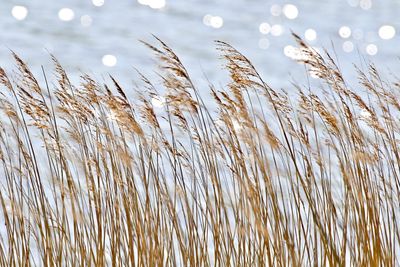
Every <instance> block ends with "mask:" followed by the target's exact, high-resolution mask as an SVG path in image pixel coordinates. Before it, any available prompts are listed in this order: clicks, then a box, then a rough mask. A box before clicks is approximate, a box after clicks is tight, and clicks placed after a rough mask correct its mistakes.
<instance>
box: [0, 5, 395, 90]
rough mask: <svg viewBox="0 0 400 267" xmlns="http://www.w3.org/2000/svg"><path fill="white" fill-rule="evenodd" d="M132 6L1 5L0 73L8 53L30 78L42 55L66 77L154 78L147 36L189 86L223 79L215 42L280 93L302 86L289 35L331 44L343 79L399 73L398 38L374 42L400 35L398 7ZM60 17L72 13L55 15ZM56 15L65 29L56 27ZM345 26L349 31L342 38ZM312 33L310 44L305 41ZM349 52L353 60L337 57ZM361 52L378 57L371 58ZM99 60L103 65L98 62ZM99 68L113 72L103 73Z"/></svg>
mask: <svg viewBox="0 0 400 267" xmlns="http://www.w3.org/2000/svg"><path fill="white" fill-rule="evenodd" d="M147 1H149V0H147ZM153 1H155V0H153ZM139 2H140V3H144V2H146V1H145V0H140V1H139ZM139 2H138V1H136V0H135V1H134V0H130V1H128V0H118V1H111V0H108V1H107V0H105V2H104V5H101V4H102V1H101V0H94V2H92V1H90V0H85V1H84V0H71V1H66V0H64V1H53V0H29V1H28V0H25V1H23V0H20V1H1V2H0V27H1V29H2V30H1V32H0V59H1V62H0V64H1V65H2V66H3V67H6V68H10V67H12V66H13V62H12V60H11V56H10V52H9V49H12V50H14V51H15V52H17V53H18V54H19V55H20V56H21V57H22V58H23V59H25V60H27V61H28V63H29V65H30V66H32V68H33V70H34V71H35V73H40V72H39V70H40V66H41V65H44V66H45V68H46V70H49V71H50V70H51V64H50V59H49V56H48V51H50V52H51V53H54V54H55V55H56V56H57V57H58V58H59V60H60V61H61V63H62V64H63V65H64V66H65V67H66V68H67V70H68V71H69V72H70V73H71V74H72V76H74V77H78V74H79V72H80V71H85V72H90V73H93V74H96V76H97V77H98V78H100V79H101V77H102V76H103V75H104V74H107V73H109V72H110V73H112V74H115V76H116V77H117V78H118V79H120V80H122V81H123V83H125V84H128V82H129V81H130V80H132V79H134V77H135V76H134V71H133V67H137V68H139V69H141V70H143V71H144V72H145V73H148V74H150V75H151V74H152V73H153V70H154V64H155V62H154V61H153V59H152V57H151V53H150V51H148V50H147V49H146V48H144V46H143V45H142V44H141V43H140V42H139V41H138V40H140V39H141V40H146V41H149V42H153V39H152V37H151V34H155V35H157V36H159V37H160V38H161V39H163V40H165V41H166V42H167V43H168V44H169V45H170V46H171V47H172V48H173V49H175V51H176V52H177V53H178V55H179V56H180V57H181V58H182V60H183V62H184V63H185V64H186V66H187V67H188V69H189V71H190V73H192V76H193V77H194V79H195V80H202V79H203V77H204V75H206V76H207V77H208V78H209V79H210V80H211V81H213V82H214V83H217V84H218V83H220V82H224V81H225V80H226V72H224V71H223V70H221V66H222V64H221V62H220V61H218V54H217V52H216V51H215V47H214V44H213V40H216V39H219V40H224V41H227V42H229V43H231V44H233V45H234V46H235V47H237V48H238V49H239V50H240V51H242V52H243V53H244V54H246V55H247V56H248V57H249V58H250V59H251V60H252V61H253V62H254V63H255V65H256V66H257V67H258V68H259V70H260V72H261V73H262V74H263V75H264V76H265V78H266V80H267V81H268V82H270V83H271V84H272V85H273V86H275V87H281V86H287V85H288V84H289V81H290V76H293V77H294V78H295V79H297V80H302V77H304V73H303V72H304V70H303V68H302V67H301V66H300V65H298V64H297V63H294V62H293V61H292V60H291V59H290V58H288V57H286V56H285V55H284V53H283V52H284V48H285V47H286V46H288V45H293V44H294V42H293V39H292V37H291V35H290V30H292V31H294V32H296V33H298V34H299V35H301V36H304V34H305V32H306V30H307V29H312V30H314V31H315V33H316V34H317V36H316V39H315V40H314V41H311V44H312V45H314V46H316V47H320V48H321V47H326V48H328V50H331V51H332V44H333V46H334V47H335V50H336V52H337V56H338V58H339V60H340V62H341V66H342V67H343V68H344V69H345V70H347V69H348V68H349V66H351V63H359V62H361V61H362V60H363V59H362V58H363V57H364V56H366V57H367V60H369V59H372V60H373V61H374V62H376V63H377V64H378V66H380V68H381V69H386V68H387V67H389V68H391V70H392V71H393V72H396V71H398V70H399V67H398V65H400V64H398V59H397V57H398V46H399V44H400V39H399V38H398V35H395V36H394V38H392V39H390V40H383V39H382V38H381V37H380V36H379V34H378V31H379V28H380V27H381V26H382V25H390V26H392V27H394V29H398V28H399V26H400V25H399V24H400V23H399V20H398V19H397V18H398V15H399V10H400V2H399V1H389V0H386V1H371V0H361V1H358V0H337V1H316V0H303V1H265V0H234V1H232V0H218V1H217V0H214V1H212V0H166V2H165V6H164V7H163V8H161V9H154V8H152V7H150V6H148V5H143V4H140V3H139ZM156 2H157V1H156ZM161 2H163V1H161ZM94 4H96V5H101V6H95V5H94ZM162 4H163V3H162ZM162 4H161V5H162ZM286 4H291V5H293V6H295V8H296V10H297V11H298V14H296V12H294V11H293V6H291V7H292V10H291V9H290V8H289V9H288V10H289V11H288V10H286V13H285V12H281V11H280V10H281V9H282V7H284V6H285V5H286ZM14 6H23V7H26V9H27V15H26V17H24V13H23V12H22V14H21V10H20V11H19V13H18V9H17V10H14V11H16V13H15V12H14V14H12V9H13V7H14ZM153 7H154V5H153ZM62 8H68V9H70V10H67V12H65V10H64V11H63V12H64V13H63V12H61V14H59V11H60V10H61V9H62ZM71 10H72V12H73V13H71ZM296 10H295V11H296ZM22 11H23V10H22ZM272 13H274V14H272ZM71 14H72V15H73V18H72V15H71ZM13 15H14V16H13ZM59 15H61V18H62V19H72V20H70V21H62V20H61V19H60V17H59ZM295 15H297V16H295ZM18 16H20V17H18ZM21 16H22V17H21ZM205 16H206V17H205ZM294 16H295V18H294ZM288 17H289V18H292V19H289V18H288ZM17 18H19V19H21V20H18V19H17ZM215 18H216V19H215ZM210 19H211V22H210ZM90 23H91V24H90ZM205 23H206V24H209V25H206V24H205ZM262 23H264V24H263V25H262V26H261V27H260V25H261V24H262ZM89 24H90V25H89ZM274 25H275V28H274V30H273V33H274V34H275V35H277V34H278V33H279V26H280V27H281V29H282V30H283V31H282V34H281V35H279V36H274V35H272V33H271V30H270V27H274ZM277 25H279V26H277ZM212 26H214V27H219V28H214V27H212ZM343 26H345V27H348V28H342V30H340V29H341V27H343ZM349 29H350V31H351V33H349ZM391 29H392V30H393V28H391ZM312 30H311V31H310V30H309V31H308V37H313V33H314V31H312ZM339 31H340V32H341V34H342V36H343V37H347V36H348V35H349V34H350V36H349V37H348V38H342V37H341V36H340V35H339ZM263 33H264V34H263ZM384 34H385V33H384ZM389 34H391V33H389ZM352 46H354V49H353V51H351V52H345V51H343V49H345V50H346V49H347V50H351V48H352ZM367 50H368V51H369V52H370V53H371V54H373V53H375V52H377V53H376V55H374V56H370V55H368V54H367ZM105 55H110V56H109V57H108V61H107V57H106V58H104V59H106V60H105V62H103V60H102V59H103V57H104V56H105ZM110 60H111V61H110ZM115 61H116V62H115ZM103 63H106V64H110V63H111V64H112V63H116V64H115V66H113V67H108V66H105V65H104V64H103Z"/></svg>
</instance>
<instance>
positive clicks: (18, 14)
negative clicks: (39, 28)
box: [11, 6, 28, 20]
mask: <svg viewBox="0 0 400 267" xmlns="http://www.w3.org/2000/svg"><path fill="white" fill-rule="evenodd" d="M11 14H12V16H13V17H14V18H15V19H17V20H24V19H25V18H26V16H27V15H28V9H27V8H26V7H25V6H14V7H13V8H12V9H11Z"/></svg>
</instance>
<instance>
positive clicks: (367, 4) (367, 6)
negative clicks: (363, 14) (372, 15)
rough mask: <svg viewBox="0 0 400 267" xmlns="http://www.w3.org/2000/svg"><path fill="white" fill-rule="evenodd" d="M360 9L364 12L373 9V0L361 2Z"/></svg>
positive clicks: (362, 0)
mask: <svg viewBox="0 0 400 267" xmlns="http://www.w3.org/2000/svg"><path fill="white" fill-rule="evenodd" d="M360 7H361V8H362V9H364V10H368V9H371V8H372V1H371V0H361V1H360Z"/></svg>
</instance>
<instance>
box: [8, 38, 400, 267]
mask: <svg viewBox="0 0 400 267" xmlns="http://www.w3.org/2000/svg"><path fill="white" fill-rule="evenodd" d="M294 38H295V40H296V42H297V45H298V47H299V50H298V51H300V53H301V55H302V56H301V58H299V61H301V63H303V64H305V66H306V68H307V69H308V70H310V71H311V72H312V74H313V75H314V76H317V77H318V79H320V81H321V84H322V86H321V87H315V88H314V87H312V86H303V85H298V84H293V88H294V90H295V91H296V95H297V97H295V98H292V97H290V98H289V96H288V94H287V93H286V92H285V91H284V90H275V89H273V88H271V87H270V86H268V84H267V83H266V82H265V81H264V80H263V79H262V77H260V75H259V74H258V72H257V70H256V69H255V68H254V66H253V65H252V63H251V62H250V60H248V59H247V58H246V57H245V56H244V55H242V54H241V53H240V52H238V51H237V50H236V49H235V48H233V47H232V46H231V45H229V44H227V43H225V42H220V41H217V42H216V47H217V49H218V50H219V52H220V54H221V57H222V59H223V60H224V62H225V67H226V69H227V70H228V73H229V75H230V82H229V84H227V85H226V86H225V87H224V88H220V89H217V88H216V87H214V86H213V85H211V84H210V85H209V88H197V87H196V85H195V84H194V83H193V82H192V80H191V78H190V76H189V74H188V72H187V70H186V69H185V67H184V66H183V64H182V63H181V61H180V60H179V58H178V56H177V55H176V54H175V53H174V52H173V51H172V50H171V48H170V47H169V46H167V45H166V44H165V43H163V42H162V41H161V40H159V39H157V38H156V40H155V43H156V45H150V44H148V43H144V44H145V45H146V46H148V47H149V48H150V50H151V51H153V52H154V54H155V56H156V58H157V62H158V64H159V67H160V78H161V81H162V85H161V86H159V85H157V86H155V85H154V84H153V82H152V81H150V80H149V79H147V78H146V77H145V76H144V75H142V74H140V73H139V74H138V76H139V77H140V85H139V86H138V88H137V90H136V94H137V98H136V100H135V101H134V100H133V99H130V98H128V97H127V95H129V96H130V95H131V93H129V94H127V93H126V92H127V91H126V90H127V89H125V88H122V87H121V86H120V85H119V83H118V81H117V80H116V79H114V77H111V76H110V79H109V84H107V85H106V84H101V83H98V82H97V81H95V80H94V79H93V78H91V77H90V76H88V75H86V74H83V75H82V77H81V83H80V84H71V82H70V79H69V78H68V75H67V73H66V72H65V70H64V69H63V68H62V66H61V65H60V63H59V62H58V61H57V59H56V58H55V57H53V61H54V64H55V77H54V76H52V77H51V78H50V77H47V76H46V75H45V74H44V71H43V75H45V76H44V77H45V78H46V84H45V85H40V84H39V83H38V81H37V79H36V78H35V77H34V75H33V74H32V73H31V71H30V70H29V68H28V66H27V65H26V63H25V62H24V61H22V60H21V59H20V58H19V57H18V56H17V55H16V54H13V56H14V59H15V61H16V66H17V69H16V71H14V72H11V73H10V74H9V73H6V71H5V70H3V69H0V83H1V85H0V88H1V89H0V109H1V113H2V115H1V120H0V160H1V180H0V186H1V188H0V205H1V208H0V218H1V220H0V221H1V225H0V265H1V266H31V265H32V266H34V265H37V266H105V265H107V266H177V265H178V266H311V265H314V266H344V265H351V266H353V265H354V266H395V265H398V264H399V258H398V256H399V254H400V244H399V241H400V230H399V227H398V225H399V224H398V222H399V207H400V205H399V204H400V203H399V196H400V179H399V175H400V150H399V132H400V129H399V127H400V122H399V116H398V115H399V111H400V97H399V96H400V90H399V89H400V82H399V81H398V80H396V81H394V82H389V81H386V80H383V79H382V78H381V76H380V74H379V72H378V71H377V68H376V67H375V66H374V65H370V66H368V69H367V70H366V71H361V70H360V69H359V68H356V69H357V72H358V77H359V88H357V90H355V89H352V88H351V87H350V86H348V84H347V83H346V81H345V80H344V78H343V76H342V73H341V71H340V69H339V68H338V66H337V64H336V63H335V60H334V59H333V58H332V57H331V56H330V55H329V54H328V53H326V52H324V53H323V54H320V53H318V52H317V51H315V50H314V49H313V48H312V47H310V46H308V45H307V44H306V43H305V42H303V41H302V40H301V39H300V38H299V37H298V36H296V35H295V34H294ZM47 79H49V80H47ZM53 82H54V83H53ZM160 88H161V89H160ZM129 90H131V89H129ZM160 90H162V91H163V93H162V94H161V93H160V92H159V91H160ZM361 90H364V91H365V92H366V94H363V96H367V97H362V96H360V94H359V92H360V91H361ZM200 91H201V92H204V91H207V92H209V94H210V96H211V97H210V98H208V101H207V102H205V100H204V99H203V98H202V97H201V96H200V94H199V92H200ZM211 102H212V103H211ZM211 106H214V107H216V108H210V107H211Z"/></svg>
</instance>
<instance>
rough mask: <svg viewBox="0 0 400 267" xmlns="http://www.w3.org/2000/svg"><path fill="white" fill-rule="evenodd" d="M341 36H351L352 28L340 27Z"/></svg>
mask: <svg viewBox="0 0 400 267" xmlns="http://www.w3.org/2000/svg"><path fill="white" fill-rule="evenodd" d="M339 36H340V37H342V38H345V39H346V38H349V37H350V36H351V29H350V28H349V27H348V26H342V27H340V29H339Z"/></svg>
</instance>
